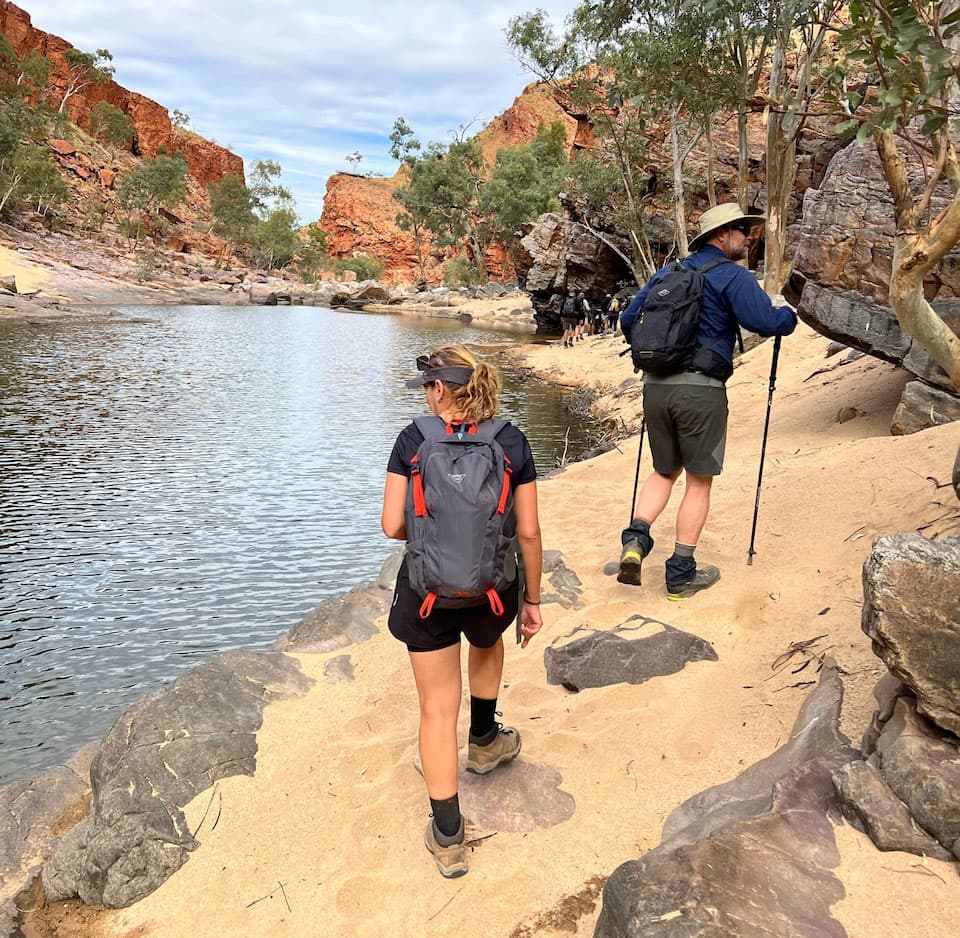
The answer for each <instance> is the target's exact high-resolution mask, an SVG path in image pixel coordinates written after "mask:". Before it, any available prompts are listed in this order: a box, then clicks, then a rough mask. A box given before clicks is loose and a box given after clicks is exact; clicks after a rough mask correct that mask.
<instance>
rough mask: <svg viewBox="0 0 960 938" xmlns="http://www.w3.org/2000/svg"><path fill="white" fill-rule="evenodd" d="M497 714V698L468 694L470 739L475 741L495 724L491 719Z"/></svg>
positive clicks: (486, 734)
mask: <svg viewBox="0 0 960 938" xmlns="http://www.w3.org/2000/svg"><path fill="white" fill-rule="evenodd" d="M496 715H497V699H496V697H494V699H493V700H484V698H483V697H474V696H473V694H471V695H470V739H471V740H473V741H474V742H477V741H478V740H480V739H483V737H485V736H489V735H490V731H491V730H492V729H493V728H494V727H495V726H496V721H495V720H494V719H493V718H494V717H495V716H496Z"/></svg>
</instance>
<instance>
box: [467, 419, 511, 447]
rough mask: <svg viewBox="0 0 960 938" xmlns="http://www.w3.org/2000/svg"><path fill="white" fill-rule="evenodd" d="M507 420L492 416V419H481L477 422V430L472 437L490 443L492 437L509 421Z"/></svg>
mask: <svg viewBox="0 0 960 938" xmlns="http://www.w3.org/2000/svg"><path fill="white" fill-rule="evenodd" d="M509 422H510V421H509V420H501V419H499V418H498V417H494V418H493V419H492V420H481V421H480V423H478V424H477V432H476V434H474V439H479V440H483V441H484V442H485V443H491V442H492V441H493V438H494V437H495V436H496V435H497V434H498V433H499V432H500V431H501V430H502V429H503V428H504V427H505V426H506V425H507V424H508V423H509Z"/></svg>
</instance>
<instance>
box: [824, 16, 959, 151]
mask: <svg viewBox="0 0 960 938" xmlns="http://www.w3.org/2000/svg"><path fill="white" fill-rule="evenodd" d="M950 10H952V12H949V11H950ZM958 35H960V9H957V8H954V7H953V6H952V5H949V4H946V3H928V2H919V0H896V2H889V3H879V2H872V0H855V2H853V3H851V4H850V5H849V22H848V24H847V25H846V27H845V28H844V29H843V30H842V31H841V33H840V37H841V42H842V44H843V47H844V49H845V50H846V53H847V59H846V61H845V62H841V63H838V65H837V67H836V68H834V69H833V70H832V71H831V73H830V78H831V79H832V80H833V83H834V85H835V86H840V87H842V100H843V102H844V103H845V104H846V106H847V110H848V112H849V113H850V114H851V118H850V120H849V121H847V122H846V123H845V124H843V125H841V127H840V128H839V130H840V132H851V131H852V130H853V129H854V128H856V130H857V139H858V141H860V142H861V143H862V142H863V141H864V140H867V139H868V138H869V137H871V136H873V134H874V133H875V132H876V131H877V130H888V131H891V132H893V133H898V132H901V131H903V130H904V129H905V128H906V127H907V126H908V125H909V124H910V123H911V122H913V121H915V120H919V121H920V123H921V125H922V130H921V133H922V134H923V135H924V136H932V135H934V134H936V133H938V132H940V131H941V130H944V129H946V128H947V127H948V125H953V126H954V127H956V126H957V120H958V116H957V113H956V108H955V102H954V101H953V96H954V95H955V94H956V87H957V84H956V83H957V75H958V72H960V55H958V53H957V52H955V51H954V49H955V47H956V45H957V38H958ZM851 69H858V70H860V71H861V73H864V74H865V75H866V76H867V78H866V80H865V81H864V82H862V83H861V84H860V86H859V87H858V88H857V89H855V90H851V89H848V88H847V87H846V79H847V78H848V72H849V71H850V70H851Z"/></svg>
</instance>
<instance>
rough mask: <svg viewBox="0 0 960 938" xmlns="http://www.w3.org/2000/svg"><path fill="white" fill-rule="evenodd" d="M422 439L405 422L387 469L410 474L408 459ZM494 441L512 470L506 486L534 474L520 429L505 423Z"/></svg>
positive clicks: (531, 479) (418, 446)
mask: <svg viewBox="0 0 960 938" xmlns="http://www.w3.org/2000/svg"><path fill="white" fill-rule="evenodd" d="M422 442H423V434H422V433H421V432H420V431H419V430H418V429H417V425H416V424H414V423H410V424H407V426H405V427H404V428H403V429H402V430H401V431H400V435H399V436H398V437H397V441H396V443H394V444H393V452H392V453H390V461H389V462H388V463H387V472H392V473H394V474H396V475H400V476H406V477H407V478H408V479H409V478H410V460H412V459H413V457H414V456H416V455H417V450H418V449H419V448H420V444H421V443H422ZM497 442H498V443H499V444H500V445H501V446H502V447H503V451H504V452H505V453H506V454H507V457H508V458H509V460H510V465H511V467H512V468H513V472H512V473H511V474H510V486H511V488H513V489H516V487H517V486H518V485H525V484H526V483H527V482H533V481H534V480H535V479H536V478H537V467H536V466H535V465H534V463H533V453H531V452H530V444H529V443H528V442H527V438H526V437H525V436H524V435H523V431H522V430H520V429H519V428H518V427H515V426H514V425H513V424H512V423H508V424H507V425H506V426H505V427H504V428H503V429H502V430H501V431H500V432H499V433H498V434H497Z"/></svg>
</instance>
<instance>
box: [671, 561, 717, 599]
mask: <svg viewBox="0 0 960 938" xmlns="http://www.w3.org/2000/svg"><path fill="white" fill-rule="evenodd" d="M719 579H720V571H719V570H718V569H717V568H716V567H713V566H706V567H700V568H699V569H697V570H695V571H694V573H693V576H691V577H690V579H688V580H684V581H682V582H680V583H674V584H673V585H671V584H670V583H667V599H672V600H674V601H675V602H676V601H679V600H681V599H689V598H690V597H691V596H693V595H694V593H699V592H700V590H706V589H710V587H711V586H713V584H714V583H716V582H717V580H719Z"/></svg>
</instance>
